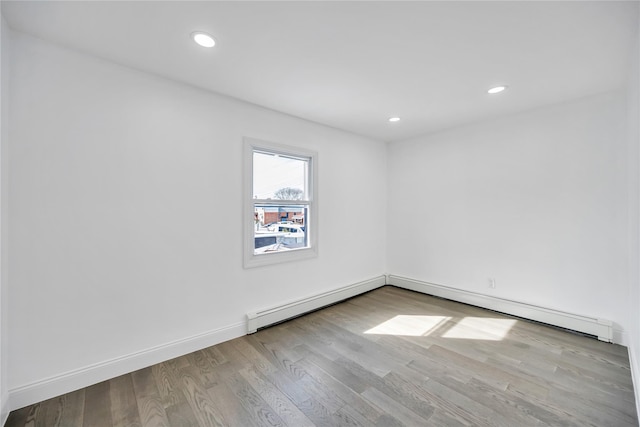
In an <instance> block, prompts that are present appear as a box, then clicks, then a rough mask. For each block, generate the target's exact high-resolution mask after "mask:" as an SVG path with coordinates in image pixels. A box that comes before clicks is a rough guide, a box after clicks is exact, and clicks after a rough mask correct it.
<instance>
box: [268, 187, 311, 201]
mask: <svg viewBox="0 0 640 427" xmlns="http://www.w3.org/2000/svg"><path fill="white" fill-rule="evenodd" d="M302 196H304V191H302V190H300V189H299V188H292V187H284V188H281V189H279V190H278V191H276V192H275V193H273V198H274V199H280V200H302Z"/></svg>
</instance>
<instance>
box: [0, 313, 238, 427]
mask: <svg viewBox="0 0 640 427" xmlns="http://www.w3.org/2000/svg"><path fill="white" fill-rule="evenodd" d="M245 334H246V323H245V322H240V323H237V324H234V325H230V326H226V327H223V328H219V329H214V330H211V331H207V332H204V333H202V334H198V335H194V336H191V337H188V338H183V339H179V340H176V341H172V342H170V343H167V344H163V345H159V346H156V347H152V348H149V349H146V350H142V351H138V352H136V353H132V354H128V355H125V356H121V357H117V358H115V359H111V360H106V361H104V362H100V363H95V364H93V365H89V366H85V367H83V368H79V369H75V370H72V371H69V372H65V373H62V374H60V375H55V376H53V377H50V378H46V379H44V380H40V381H36V382H33V383H31V384H26V385H23V386H20V387H16V388H13V389H10V390H9V403H10V406H9V407H10V409H11V410H15V409H20V408H23V407H25V406H28V405H31V404H34V403H36V402H40V401H43V400H46V399H50V398H52V397H56V396H59V395H62V394H65V393H69V392H72V391H74V390H78V389H80V388H83V387H87V386H90V385H92V384H96V383H99V382H101V381H105V380H108V379H111V378H115V377H117V376H120V375H124V374H126V373H129V372H133V371H136V370H138V369H142V368H146V367H147V366H151V365H155V364H156V363H160V362H163V361H165V360H170V359H173V358H175V357H179V356H183V355H185V354H189V353H191V352H194V351H197V350H202V349H203V348H207V347H210V346H212V345H216V344H219V343H221V342H224V341H228V340H230V339H233V338H238V337H241V336H243V335H245ZM0 425H3V424H0Z"/></svg>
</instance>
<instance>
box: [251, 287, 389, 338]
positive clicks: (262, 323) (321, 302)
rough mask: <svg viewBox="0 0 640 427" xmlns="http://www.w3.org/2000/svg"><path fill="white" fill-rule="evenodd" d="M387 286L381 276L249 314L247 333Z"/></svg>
mask: <svg viewBox="0 0 640 427" xmlns="http://www.w3.org/2000/svg"><path fill="white" fill-rule="evenodd" d="M385 284H386V276H379V277H376V278H373V279H370V280H365V281H364V282H360V283H355V284H353V285H349V286H345V287H342V288H339V289H334V290H332V291H328V292H325V293H322V294H319V295H314V296H311V297H308V298H303V299H300V300H297V301H292V302H289V303H287V304H282V305H279V306H277V307H272V308H269V309H265V310H260V311H257V312H254V313H248V314H247V333H249V334H252V333H254V332H256V331H257V330H258V329H260V328H264V327H266V326H270V325H273V324H275V323H280V322H283V321H285V320H287V319H291V318H293V317H297V316H300V315H302V314H305V313H308V312H310V311H314V310H318V309H319V308H322V307H326V306H328V305H331V304H335V303H337V302H340V301H344V300H346V299H349V298H351V297H354V296H356V295H360V294H363V293H365V292H369V291H372V290H374V289H377V288H380V287H382V286H384V285H385Z"/></svg>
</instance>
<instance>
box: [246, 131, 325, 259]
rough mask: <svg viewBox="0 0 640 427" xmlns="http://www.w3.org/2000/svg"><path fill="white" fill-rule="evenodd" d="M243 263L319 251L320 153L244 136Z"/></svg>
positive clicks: (300, 256)
mask: <svg viewBox="0 0 640 427" xmlns="http://www.w3.org/2000/svg"><path fill="white" fill-rule="evenodd" d="M244 157H245V179H246V181H245V192H244V197H245V209H244V216H245V219H244V266H245V267H257V266H262V265H269V264H273V263H279V262H286V261H293V260H297V259H303V258H309V257H312V256H315V255H316V254H317V247H318V242H317V198H316V193H317V191H316V185H315V184H316V179H315V176H316V169H317V155H316V154H315V153H313V152H310V151H306V150H302V149H298V148H294V147H286V146H283V145H277V144H272V143H269V142H265V141H259V140H256V139H252V138H245V154H244Z"/></svg>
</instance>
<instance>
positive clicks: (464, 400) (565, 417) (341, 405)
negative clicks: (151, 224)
mask: <svg viewBox="0 0 640 427" xmlns="http://www.w3.org/2000/svg"><path fill="white" fill-rule="evenodd" d="M366 331H369V333H366ZM314 425H315V426H359V425H361V426H384V427H391V426H401V425H405V426H470V425H472V426H509V427H514V426H543V425H552V426H591V425H592V426H637V425H638V419H637V415H636V411H635V404H634V393H633V388H632V383H631V374H630V370H629V361H628V357H627V350H626V348H624V347H621V346H618V345H612V344H606V343H603V342H599V341H597V340H594V339H591V338H586V337H582V336H578V335H574V334H570V333H567V332H563V331H560V330H557V329H553V328H549V327H545V326H542V325H539V324H534V323H530V322H525V321H521V320H517V319H513V318H510V317H508V316H502V315H499V314H496V313H493V312H490V311H486V310H482V309H479V308H475V307H470V306H467V305H463V304H458V303H454V302H451V301H446V300H441V299H437V298H433V297H429V296H426V295H421V294H417V293H414V292H410V291H405V290H401V289H397V288H393V287H389V286H386V287H383V288H380V289H378V290H375V291H373V292H370V293H368V294H365V295H361V296H359V297H356V298H354V299H351V300H349V301H347V302H344V303H341V304H338V305H335V306H332V307H329V308H326V309H324V310H321V311H318V312H315V313H312V314H309V315H306V316H304V317H300V318H298V319H295V320H292V321H289V322H287V323H283V324H281V325H278V326H274V327H272V328H269V329H266V330H263V331H260V332H258V333H256V334H253V335H249V336H246V337H242V338H238V339H235V340H232V341H228V342H225V343H222V344H219V345H216V346H213V347H210V348H207V349H205V350H202V351H197V352H195V353H192V354H189V355H186V356H183V357H180V358H177V359H173V360H170V361H167V362H164V363H161V364H158V365H154V366H152V367H149V368H145V369H142V370H139V371H136V372H133V373H131V374H127V375H123V376H121V377H118V378H114V379H111V380H109V381H105V382H102V383H99V384H96V385H93V386H91V387H87V388H85V389H82V390H78V391H76V392H73V393H69V394H66V395H64V396H60V397H57V398H54V399H50V400H47V401H44V402H41V403H38V404H35V405H32V406H29V407H26V408H23V409H20V410H17V411H14V412H12V413H11V415H10V416H9V420H8V421H7V424H6V426H7V427H16V426H20V427H22V426H34V427H35V426H64V427H70V426H86V427H89V426H173V427H178V426H180V427H182V426H242V427H244V426H296V427H298V426H314Z"/></svg>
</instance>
